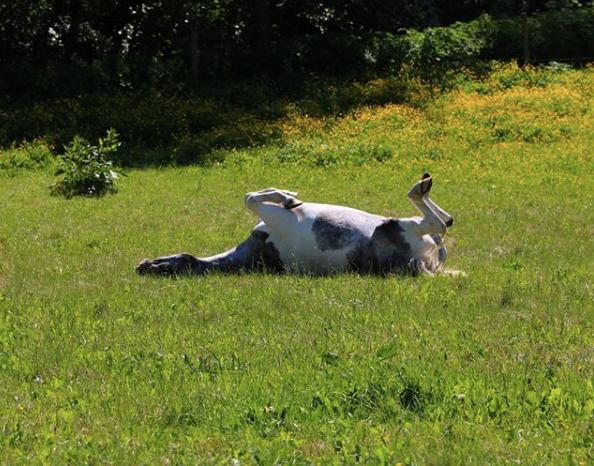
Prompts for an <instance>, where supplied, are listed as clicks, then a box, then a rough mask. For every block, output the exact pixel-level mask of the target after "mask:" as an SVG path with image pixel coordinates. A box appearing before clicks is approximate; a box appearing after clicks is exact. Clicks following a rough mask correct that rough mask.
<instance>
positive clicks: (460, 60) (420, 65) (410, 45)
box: [398, 15, 494, 88]
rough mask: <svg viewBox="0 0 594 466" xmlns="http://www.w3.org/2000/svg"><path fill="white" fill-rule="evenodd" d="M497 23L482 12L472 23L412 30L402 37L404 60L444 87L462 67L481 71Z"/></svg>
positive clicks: (414, 69) (429, 81)
mask: <svg viewBox="0 0 594 466" xmlns="http://www.w3.org/2000/svg"><path fill="white" fill-rule="evenodd" d="M493 33H494V23H493V21H492V20H491V18H490V17H489V16H486V15H485V16H482V17H480V18H479V19H477V20H475V21H472V22H470V23H455V24H453V25H451V26H449V27H436V28H428V29H425V30H424V31H414V30H409V31H407V32H406V34H405V35H404V36H403V37H401V38H399V39H398V43H399V45H400V47H399V48H400V50H399V51H400V53H401V54H402V55H403V58H402V62H403V63H404V64H406V66H408V67H410V71H411V72H412V73H413V74H415V75H417V76H419V77H420V78H421V79H422V80H423V81H426V82H428V83H431V84H433V85H438V86H440V87H441V88H445V87H447V86H448V85H449V84H450V83H451V78H452V75H457V74H459V73H460V72H461V71H463V70H466V71H467V72H468V70H473V71H475V72H476V71H480V70H481V69H482V65H481V63H480V62H479V58H480V57H481V55H482V54H483V53H484V51H485V50H486V49H488V47H489V46H490V43H491V40H492V39H491V37H492V35H493Z"/></svg>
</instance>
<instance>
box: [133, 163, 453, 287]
mask: <svg viewBox="0 0 594 466" xmlns="http://www.w3.org/2000/svg"><path fill="white" fill-rule="evenodd" d="M431 186H432V178H431V176H430V175H429V174H427V173H425V174H424V175H423V177H422V179H421V180H419V181H418V182H417V183H415V185H414V186H413V187H412V188H411V190H410V191H409V192H408V197H409V199H410V200H411V202H412V204H413V205H414V206H415V207H416V208H417V209H418V210H419V212H420V213H421V214H422V216H420V217H412V218H387V217H383V216H380V215H375V214H370V213H367V212H363V211H361V210H356V209H352V208H349V207H341V206H336V205H328V204H315V203H311V202H301V201H300V200H299V199H297V197H296V196H297V193H294V192H291V191H285V190H282V189H275V188H268V189H264V190H262V191H257V192H252V193H248V194H246V196H245V205H246V207H247V208H248V209H250V210H251V211H252V212H254V213H255V214H256V215H257V216H258V217H259V218H260V219H261V221H260V223H258V224H257V225H256V226H255V228H254V229H253V230H252V233H251V235H250V236H249V237H248V238H247V239H246V240H245V241H244V242H243V243H241V244H239V245H237V246H235V247H234V248H232V249H230V250H229V251H226V252H223V253H221V254H217V255H216V256H211V257H204V258H197V257H194V256H192V255H191V254H188V253H181V254H175V255H172V256H164V257H159V258H157V259H153V260H149V259H144V260H143V261H142V262H140V264H138V266H137V267H136V271H137V272H138V273H139V274H142V275H144V274H154V275H177V274H205V273H208V272H211V271H213V272H214V271H217V272H225V273H235V272H240V271H257V270H265V271H269V272H284V271H289V272H296V273H305V274H314V275H323V274H329V273H337V272H349V271H352V272H358V273H369V274H387V273H392V272H395V273H410V274H412V275H418V274H421V273H425V274H430V275H434V274H437V273H455V272H446V270H445V267H444V261H445V259H446V248H445V246H444V244H443V235H444V234H445V232H446V230H447V228H448V227H450V226H452V224H453V219H452V217H451V216H450V215H449V214H448V213H447V212H446V211H444V210H443V209H441V208H440V207H439V206H438V205H437V204H435V203H434V202H433V201H432V200H431V199H430V198H429V191H430V190H431Z"/></svg>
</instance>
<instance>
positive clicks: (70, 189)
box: [51, 129, 120, 197]
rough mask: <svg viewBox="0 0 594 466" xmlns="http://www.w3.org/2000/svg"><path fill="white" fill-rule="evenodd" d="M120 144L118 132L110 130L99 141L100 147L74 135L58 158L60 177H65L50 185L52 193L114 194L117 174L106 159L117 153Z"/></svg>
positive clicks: (66, 195)
mask: <svg viewBox="0 0 594 466" xmlns="http://www.w3.org/2000/svg"><path fill="white" fill-rule="evenodd" d="M119 146H120V143H119V142H118V133H117V132H116V131H115V130H113V129H110V130H108V131H107V135H106V137H105V138H99V143H98V145H97V146H92V145H91V144H89V142H88V141H87V140H86V139H84V138H81V137H79V136H75V137H74V139H73V140H72V142H71V143H70V144H68V145H67V146H66V151H65V152H64V154H63V155H60V156H59V161H58V167H57V170H56V174H57V175H63V178H62V179H61V180H59V181H57V182H56V183H55V184H53V185H52V186H51V191H52V193H53V194H61V195H63V196H65V197H72V196H103V195H104V194H106V193H108V192H115V191H116V186H115V180H116V179H117V178H118V174H117V173H116V172H115V171H113V169H112V167H113V164H112V162H111V161H110V160H108V159H107V156H108V155H110V154H114V153H115V152H116V151H117V150H118V147H119Z"/></svg>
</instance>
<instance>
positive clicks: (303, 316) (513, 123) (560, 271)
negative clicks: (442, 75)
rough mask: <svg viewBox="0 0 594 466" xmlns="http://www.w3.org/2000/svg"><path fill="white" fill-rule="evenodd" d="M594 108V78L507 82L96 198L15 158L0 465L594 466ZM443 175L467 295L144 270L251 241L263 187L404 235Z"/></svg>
mask: <svg viewBox="0 0 594 466" xmlns="http://www.w3.org/2000/svg"><path fill="white" fill-rule="evenodd" d="M378 85H383V84H378ZM367 86H368V87H365V89H366V91H365V92H369V93H370V94H366V95H372V94H371V91H370V90H369V89H373V86H374V85H373V83H369V84H368V85H367ZM341 92H342V91H341V90H339V89H337V90H336V91H335V95H341ZM593 103H594V74H593V69H592V68H584V69H582V70H565V71H564V70H550V69H538V70H536V69H535V70H532V69H526V70H521V69H518V68H517V67H515V66H512V65H508V66H504V67H500V68H498V69H497V71H495V72H494V73H493V74H490V75H488V76H487V77H485V78H483V79H481V80H465V81H463V82H460V83H459V86H458V87H457V88H456V89H455V90H452V91H449V92H447V93H443V94H440V95H438V96H436V98H434V99H433V100H431V101H428V103H427V104H426V105H425V106H422V107H418V106H411V105H402V104H399V105H397V104H390V105H384V106H360V107H356V108H353V109H351V110H350V111H349V112H347V113H345V114H344V115H343V116H341V117H331V118H328V117H319V116H310V115H308V116H306V115H304V114H302V113H300V112H297V113H295V114H293V116H292V117H291V118H284V119H281V120H280V122H279V124H278V128H277V131H278V139H275V140H274V141H272V142H266V143H260V144H259V145H257V146H255V147H248V148H245V147H244V148H242V147H236V148H234V149H226V150H223V149H219V150H216V151H214V152H211V153H208V155H207V157H208V158H209V159H210V160H211V161H212V162H211V165H210V166H200V165H194V166H191V167H183V168H182V167H166V168H149V169H143V170H139V169H130V170H129V171H128V177H127V178H126V179H125V180H123V182H122V183H121V184H120V188H119V192H118V193H117V194H116V195H112V196H106V197H103V198H100V199H89V198H74V199H70V200H66V199H63V198H60V197H55V196H50V195H49V192H48V186H49V185H50V183H51V182H52V180H53V172H54V170H53V167H52V163H53V159H52V158H51V153H49V151H48V149H47V147H46V146H44V145H43V143H32V144H29V145H26V146H23V147H18V148H13V149H9V150H7V151H3V152H1V153H0V166H2V167H3V168H2V169H1V170H0V199H2V203H1V204H0V218H1V219H2V221H1V222H0V257H1V258H2V260H1V261H0V451H1V452H2V453H1V457H2V462H4V463H8V464H11V463H14V464H25V463H27V464H28V463H31V462H33V463H65V462H76V463H79V462H85V463H96V462H105V463H118V464H123V463H126V464H127V463H139V464H154V463H172V462H175V463H215V464H216V463H225V464H228V463H230V462H231V463H233V464H257V463H263V464H277V463H283V464H284V463H298V464H303V463H331V462H336V463H357V462H359V463H363V464H369V463H371V464H396V463H402V464H460V463H479V464H484V463H511V462H514V463H523V464H535V465H537V464H538V465H540V464H543V463H554V464H568V465H569V464H589V463H591V462H592V461H594V443H593V439H594V389H593V382H594V340H593V337H592V335H593V334H594V305H593V303H594V277H593V274H592V263H593V262H594V253H593V251H594V239H593V238H594V235H592V224H593V222H594V214H593V210H592V204H593V201H594V184H593V183H592V181H591V176H589V171H590V170H591V167H592V166H593V162H594V160H593V156H592V150H591V149H592V146H593V143H594V115H593V111H594V110H593V109H594V105H593ZM46 154H50V156H46ZM6 167H9V168H6ZM24 167H28V168H24ZM425 170H427V171H431V172H432V173H433V174H434V177H435V184H434V198H435V199H436V201H437V202H438V203H439V204H440V205H443V206H444V207H445V208H447V209H448V211H450V212H451V213H452V214H453V215H454V217H455V219H456V220H455V221H456V224H455V226H454V227H453V228H452V229H451V230H450V232H449V233H448V236H447V238H446V242H447V244H448V247H449V251H450V256H449V266H451V267H453V268H458V269H462V270H464V271H465V272H467V273H468V277H467V278H461V279H452V278H447V277H438V278H436V279H426V278H419V279H406V278H396V277H388V278H378V277H375V278H374V277H360V276H357V275H343V276H336V277H323V278H315V277H307V276H301V277H300V276H288V275H287V276H271V275H265V274H264V275H259V274H256V275H249V274H246V275H234V276H225V275H211V276H208V277H194V278H184V279H173V280H171V279H155V278H147V277H139V276H136V275H135V274H134V273H133V267H134V265H135V264H136V263H137V261H139V260H140V259H142V258H143V257H145V256H156V255H159V254H164V253H173V252H179V251H183V250H189V251H190V252H193V253H196V254H204V255H206V254H211V253H215V252H218V251H221V250H223V249H224V248H226V247H229V246H231V245H232V244H235V243H236V242H237V241H238V240H240V239H242V238H244V237H245V236H246V235H247V234H248V232H249V230H250V228H251V226H252V225H253V224H254V222H255V218H254V217H253V216H252V215H250V213H249V212H247V211H246V210H245V209H243V207H242V197H243V194H244V193H245V192H246V191H249V190H253V189H256V188H263V187H266V186H268V185H273V186H278V187H286V188H292V189H296V190H298V191H300V192H301V197H302V198H303V199H304V200H308V201H309V200H311V201H321V202H332V203H339V204H346V205H351V206H354V207H358V208H361V209H365V210H369V211H373V212H378V213H383V214H386V215H408V214H411V213H412V212H413V209H412V206H410V204H409V203H408V201H407V199H406V195H405V193H406V191H407V190H408V188H409V186H410V185H411V184H412V183H413V181H414V180H415V179H417V178H418V176H419V175H420V174H421V173H423V171H425Z"/></svg>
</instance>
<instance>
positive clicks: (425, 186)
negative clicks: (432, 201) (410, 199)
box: [420, 173, 433, 196]
mask: <svg viewBox="0 0 594 466" xmlns="http://www.w3.org/2000/svg"><path fill="white" fill-rule="evenodd" d="M425 175H427V176H425ZM431 186H433V178H431V175H429V174H428V173H425V174H424V175H423V178H422V179H421V186H420V188H421V194H422V195H423V196H424V195H425V194H427V193H428V192H429V191H431Z"/></svg>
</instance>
